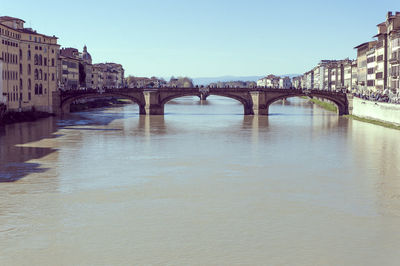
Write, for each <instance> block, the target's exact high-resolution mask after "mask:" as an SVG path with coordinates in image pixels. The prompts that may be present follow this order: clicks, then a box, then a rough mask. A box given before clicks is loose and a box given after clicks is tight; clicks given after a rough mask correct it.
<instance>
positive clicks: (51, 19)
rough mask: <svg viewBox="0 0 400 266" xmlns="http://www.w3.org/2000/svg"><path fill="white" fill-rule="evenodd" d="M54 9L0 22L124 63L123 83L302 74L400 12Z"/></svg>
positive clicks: (161, 4) (347, 50)
mask: <svg viewBox="0 0 400 266" xmlns="http://www.w3.org/2000/svg"><path fill="white" fill-rule="evenodd" d="M51 3H52V2H50V1H47V0H45V1H41V4H39V5H35V6H30V2H28V1H26V0H22V1H21V5H18V7H16V6H13V5H12V4H11V3H5V4H3V5H2V10H1V13H0V15H7V16H13V17H18V18H21V19H23V20H25V21H26V24H25V26H26V27H32V28H33V29H34V30H37V31H38V32H41V33H45V34H47V35H56V36H57V37H58V38H59V44H60V45H61V46H62V47H75V48H78V49H79V50H82V48H83V46H84V45H87V46H88V51H89V52H90V53H91V55H92V58H93V61H94V62H95V63H99V62H105V61H108V62H111V61H113V62H117V63H121V64H122V65H123V66H124V68H125V73H126V76H128V75H134V76H158V77H170V76H190V77H192V78H199V77H218V76H226V75H231V76H262V75H266V74H269V73H276V74H290V73H298V74H302V73H304V72H305V71H307V69H309V68H311V67H312V66H313V65H315V64H316V63H318V62H319V61H320V60H322V59H344V58H346V57H349V58H351V59H353V58H355V57H356V52H355V50H353V47H355V46H356V45H358V44H360V43H363V42H366V41H369V40H372V36H374V35H375V34H376V25H377V24H379V23H380V22H383V21H384V20H385V16H386V13H387V12H388V11H398V10H399V8H397V9H396V3H395V1H381V2H380V4H379V5H378V6H372V5H371V7H369V5H368V3H366V2H362V3H357V2H355V3H354V2H351V3H349V2H345V1H342V0H340V1H336V2H335V3H320V2H317V1H308V2H307V3H304V2H303V3H298V2H294V1H286V2H282V3H265V2H264V1H257V0H253V1H248V2H247V3H246V4H244V3H241V2H239V1H225V0H223V1H218V3H213V4H211V1H209V0H206V1H202V2H201V3H199V2H194V3H191V4H190V5H187V4H186V5H185V2H184V1H181V0H172V1H155V0H153V1H147V2H146V3H142V2H140V1H125V0H119V1H114V3H116V4H115V5H112V6H109V5H107V7H105V6H104V3H106V2H105V1H96V2H94V1H87V2H78V1H76V0H74V1H69V3H70V4H69V5H68V6H71V7H73V9H71V10H68V7H62V8H59V7H56V6H54V4H51ZM288 6H290V9H289V8H287V7H288ZM397 6H398V5H397ZM63 9H65V10H63ZM63 11H65V12H63ZM327 12H329V13H328V14H338V17H339V18H338V17H337V16H332V15H327ZM269 13H271V14H269ZM43 14H46V16H43ZM104 18H107V19H104ZM265 29H267V30H265Z"/></svg>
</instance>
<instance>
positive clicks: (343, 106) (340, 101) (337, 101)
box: [266, 90, 349, 115]
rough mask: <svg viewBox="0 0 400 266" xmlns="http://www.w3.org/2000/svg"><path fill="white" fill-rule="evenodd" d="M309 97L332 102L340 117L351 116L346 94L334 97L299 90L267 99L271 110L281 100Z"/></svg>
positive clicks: (319, 92)
mask: <svg viewBox="0 0 400 266" xmlns="http://www.w3.org/2000/svg"><path fill="white" fill-rule="evenodd" d="M303 96H307V97H310V98H321V99H326V100H329V101H330V102H332V103H333V104H334V105H336V107H337V113H338V115H347V114H349V110H348V100H347V96H346V94H339V93H338V94H337V95H334V94H332V93H325V92H323V91H311V92H303V91H301V90H299V91H298V92H289V93H277V94H275V95H270V96H269V97H267V98H268V99H267V101H266V105H267V108H268V109H269V106H270V105H271V104H273V103H275V102H277V101H279V100H283V99H286V98H292V97H303Z"/></svg>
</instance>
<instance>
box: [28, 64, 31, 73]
mask: <svg viewBox="0 0 400 266" xmlns="http://www.w3.org/2000/svg"><path fill="white" fill-rule="evenodd" d="M30 74H32V69H31V64H28V75H30Z"/></svg>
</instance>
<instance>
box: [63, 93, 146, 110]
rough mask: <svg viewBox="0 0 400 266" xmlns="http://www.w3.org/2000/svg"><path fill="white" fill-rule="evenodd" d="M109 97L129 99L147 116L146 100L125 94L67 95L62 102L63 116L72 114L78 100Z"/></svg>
mask: <svg viewBox="0 0 400 266" xmlns="http://www.w3.org/2000/svg"><path fill="white" fill-rule="evenodd" d="M108 97H114V98H122V99H127V100H130V101H132V102H134V103H136V104H137V105H139V110H140V114H145V111H144V106H145V103H144V99H143V96H142V95H141V94H139V95H137V96H136V95H129V94H124V93H107V92H105V93H101V94H99V93H81V94H75V93H74V94H71V95H70V96H68V95H65V96H64V97H63V98H62V100H61V102H60V109H61V113H62V114H68V113H70V110H71V104H73V103H74V102H75V101H77V100H81V99H88V100H89V99H102V98H108Z"/></svg>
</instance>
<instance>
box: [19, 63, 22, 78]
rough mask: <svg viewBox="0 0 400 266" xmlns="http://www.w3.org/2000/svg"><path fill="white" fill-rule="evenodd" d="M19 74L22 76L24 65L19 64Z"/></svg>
mask: <svg viewBox="0 0 400 266" xmlns="http://www.w3.org/2000/svg"><path fill="white" fill-rule="evenodd" d="M19 74H20V75H22V64H19Z"/></svg>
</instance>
